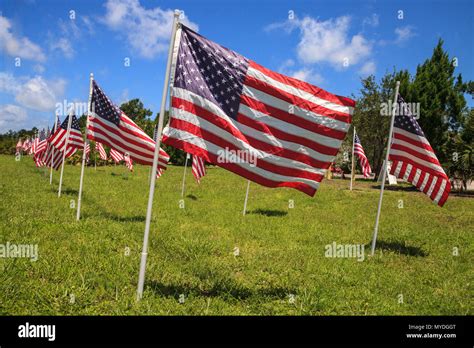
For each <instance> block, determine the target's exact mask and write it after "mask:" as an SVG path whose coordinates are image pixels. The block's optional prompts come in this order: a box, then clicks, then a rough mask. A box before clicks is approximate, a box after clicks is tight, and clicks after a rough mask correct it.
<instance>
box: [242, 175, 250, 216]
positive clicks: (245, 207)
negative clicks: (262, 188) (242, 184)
mask: <svg viewBox="0 0 474 348" xmlns="http://www.w3.org/2000/svg"><path fill="white" fill-rule="evenodd" d="M249 189H250V180H247V193H246V194H245V201H244V211H243V212H242V215H245V212H246V211H247V200H248V198H249Z"/></svg>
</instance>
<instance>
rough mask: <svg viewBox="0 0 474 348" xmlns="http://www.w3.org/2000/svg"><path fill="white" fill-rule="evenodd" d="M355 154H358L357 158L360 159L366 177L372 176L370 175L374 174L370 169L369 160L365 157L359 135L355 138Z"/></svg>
mask: <svg viewBox="0 0 474 348" xmlns="http://www.w3.org/2000/svg"><path fill="white" fill-rule="evenodd" d="M354 132H355V130H354ZM354 154H356V155H357V157H359V164H360V166H361V168H362V173H363V174H364V177H365V178H368V177H369V176H370V173H372V169H371V168H370V164H369V160H368V159H367V157H366V156H365V152H364V148H363V147H362V144H361V142H360V139H359V136H358V135H357V133H356V134H355V137H354Z"/></svg>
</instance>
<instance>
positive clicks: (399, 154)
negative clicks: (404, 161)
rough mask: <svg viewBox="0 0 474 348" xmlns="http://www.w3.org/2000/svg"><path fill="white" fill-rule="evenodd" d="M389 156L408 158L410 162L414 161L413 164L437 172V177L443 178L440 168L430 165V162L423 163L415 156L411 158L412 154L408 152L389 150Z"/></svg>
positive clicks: (442, 171)
mask: <svg viewBox="0 0 474 348" xmlns="http://www.w3.org/2000/svg"><path fill="white" fill-rule="evenodd" d="M390 154H391V155H396V156H403V157H406V158H409V159H411V160H412V161H414V162H415V163H418V164H420V165H423V166H425V167H429V168H431V169H433V170H435V171H437V172H439V175H441V176H444V175H446V174H445V173H444V170H443V168H442V167H440V166H438V165H436V164H434V163H431V162H427V161H424V160H422V159H420V158H418V157H416V156H413V155H412V154H410V153H408V152H405V151H402V150H396V149H390Z"/></svg>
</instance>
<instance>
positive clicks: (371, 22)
mask: <svg viewBox="0 0 474 348" xmlns="http://www.w3.org/2000/svg"><path fill="white" fill-rule="evenodd" d="M362 25H368V26H371V27H374V28H375V27H378V26H379V15H378V14H376V13H372V16H370V17H365V18H364V20H363V22H362Z"/></svg>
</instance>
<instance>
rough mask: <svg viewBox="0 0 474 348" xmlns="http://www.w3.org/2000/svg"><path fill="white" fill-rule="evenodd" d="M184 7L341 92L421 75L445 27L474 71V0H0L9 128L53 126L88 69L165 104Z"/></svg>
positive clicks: (0, 64)
mask: <svg viewBox="0 0 474 348" xmlns="http://www.w3.org/2000/svg"><path fill="white" fill-rule="evenodd" d="M175 8H177V9H180V10H183V11H184V21H185V22H186V23H188V25H190V26H192V27H193V28H195V29H196V30H198V31H199V33H201V34H202V35H204V36H206V37H207V38H209V39H211V40H213V41H216V42H217V43H219V44H222V45H224V46H226V47H228V48H231V49H233V50H235V51H237V52H239V53H241V54H243V55H244V56H246V57H248V58H250V59H252V60H254V61H256V62H258V63H260V64H262V65H264V66H266V67H268V68H270V69H273V70H276V71H279V72H281V73H285V74H288V75H291V76H295V77H297V78H300V79H303V80H306V81H308V82H310V83H313V84H316V85H318V86H320V87H322V88H324V89H327V90H328V91H330V92H333V93H336V94H339V95H344V96H351V94H356V95H357V93H358V90H359V89H360V78H361V77H364V76H367V74H371V73H373V74H375V75H376V76H377V77H378V78H380V77H381V76H382V75H383V74H384V73H385V72H386V71H391V70H392V69H393V67H396V68H397V69H402V68H403V69H408V70H409V71H410V72H411V73H414V72H415V71H416V66H417V64H419V63H422V62H423V61H424V60H425V59H427V58H429V57H430V56H431V53H432V50H433V48H434V46H435V45H436V43H437V40H438V38H439V37H441V38H443V39H444V41H445V49H447V50H448V52H449V54H450V56H451V57H456V58H457V60H458V66H457V67H456V71H457V72H458V73H462V75H463V78H464V80H474V67H473V66H474V64H473V61H474V60H473V54H474V40H472V33H473V32H474V2H472V1H469V0H465V1H462V0H452V1H447V0H446V1H428V0H423V1H357V0H354V1H338V0H336V1H314V0H313V1H298V0H294V1H289V0H285V1H283V0H280V1H256V0H254V1H224V0H221V1H211V0H200V1H197V0H195V1H191V0H188V1H145V0H108V1H95V0H85V1H79V0H76V1H56V0H43V1H39V0H36V1H35V0H2V2H1V3H0V10H1V14H0V52H1V60H0V132H4V131H6V130H8V129H14V130H15V129H20V128H28V129H29V128H31V127H33V126H37V127H45V126H47V125H48V124H51V123H52V122H53V119H54V112H55V110H56V108H57V103H61V104H63V103H64V102H87V97H88V88H89V81H88V79H89V73H90V72H93V73H94V75H95V78H96V80H97V82H98V83H99V85H100V86H101V87H102V88H103V89H104V91H105V92H106V93H107V94H108V95H109V97H110V98H111V99H112V100H113V101H114V102H116V103H117V104H119V103H121V102H124V101H126V100H129V99H131V98H135V97H139V98H140V99H141V100H142V101H143V102H144V104H145V106H146V107H147V108H150V109H152V110H153V112H154V113H156V112H157V111H158V110H159V106H160V105H159V104H160V100H161V92H162V84H163V78H164V70H165V65H166V53H167V43H168V40H169V32H170V26H171V20H172V10H173V9H175ZM71 11H73V12H71ZM400 11H403V12H400ZM127 58H128V59H129V61H130V65H129V66H126V64H125V62H126V59H127ZM466 99H467V101H468V104H469V105H470V106H474V103H473V101H472V99H471V98H470V97H468V96H466Z"/></svg>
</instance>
